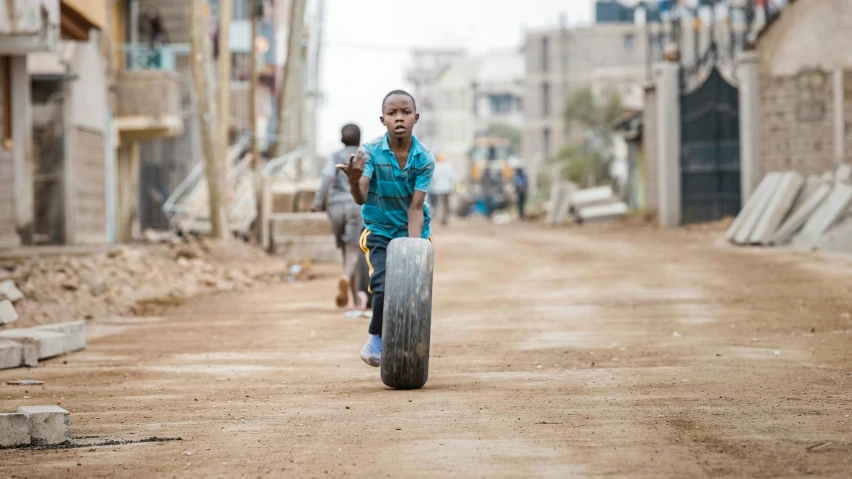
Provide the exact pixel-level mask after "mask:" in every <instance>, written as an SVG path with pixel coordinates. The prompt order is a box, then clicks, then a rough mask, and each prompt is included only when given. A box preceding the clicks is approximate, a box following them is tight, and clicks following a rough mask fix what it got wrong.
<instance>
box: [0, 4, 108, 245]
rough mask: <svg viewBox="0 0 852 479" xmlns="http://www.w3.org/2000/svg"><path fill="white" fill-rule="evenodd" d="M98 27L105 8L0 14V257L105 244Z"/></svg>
mask: <svg viewBox="0 0 852 479" xmlns="http://www.w3.org/2000/svg"><path fill="white" fill-rule="evenodd" d="M105 17H106V4H105V3H104V1H103V0H62V1H57V0H54V1H50V0H35V1H28V2H5V3H2V4H0V130H2V134H3V137H2V145H0V247H15V246H19V245H32V244H44V243H69V244H81V243H98V242H105V241H106V227H105V217H106V215H105V212H104V204H105V203H106V198H105V190H106V174H105V168H106V166H105V163H106V162H105V161H104V159H105V156H106V150H105V147H104V144H105V143H104V138H106V137H107V136H108V131H109V128H108V121H107V118H106V108H105V106H106V91H107V88H106V87H105V84H104V74H105V69H104V68H103V63H102V55H101V43H100V40H99V39H100V35H98V33H97V31H98V30H99V29H102V28H103V27H104V25H105ZM60 36H61V38H63V39H64V40H62V41H60Z"/></svg>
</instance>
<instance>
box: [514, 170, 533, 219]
mask: <svg viewBox="0 0 852 479" xmlns="http://www.w3.org/2000/svg"><path fill="white" fill-rule="evenodd" d="M512 184H513V185H514V186H515V194H516V195H517V201H518V217H520V218H521V219H522V220H524V219H526V213H525V207H526V203H527V193H528V192H529V189H530V180H529V178H528V177H527V174H526V172H525V171H524V169H523V168H515V177H514V178H513V179H512Z"/></svg>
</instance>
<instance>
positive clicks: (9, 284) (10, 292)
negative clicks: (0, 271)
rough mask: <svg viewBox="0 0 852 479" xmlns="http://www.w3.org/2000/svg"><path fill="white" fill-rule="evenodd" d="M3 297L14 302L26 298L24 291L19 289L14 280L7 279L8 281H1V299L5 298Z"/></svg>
mask: <svg viewBox="0 0 852 479" xmlns="http://www.w3.org/2000/svg"><path fill="white" fill-rule="evenodd" d="M3 297H5V298H6V299H8V300H9V301H11V302H13V303H17V302H18V301H20V300H22V299H24V293H22V292H21V290H20V289H18V286H17V285H15V282H14V281H12V280H11V279H7V280H6V281H3V282H0V299H3Z"/></svg>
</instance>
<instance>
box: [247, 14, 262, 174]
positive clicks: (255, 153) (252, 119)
mask: <svg viewBox="0 0 852 479" xmlns="http://www.w3.org/2000/svg"><path fill="white" fill-rule="evenodd" d="M249 12H250V13H249V15H251V55H250V59H249V130H250V131H251V166H252V169H253V170H259V169H260V151H259V150H258V147H257V49H256V47H255V40H256V39H257V0H251V1H250V2H249Z"/></svg>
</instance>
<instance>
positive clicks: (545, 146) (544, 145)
mask: <svg viewBox="0 0 852 479" xmlns="http://www.w3.org/2000/svg"><path fill="white" fill-rule="evenodd" d="M541 153H542V156H544V159H547V158H548V157H549V156H550V128H548V127H544V130H542V131H541Z"/></svg>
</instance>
